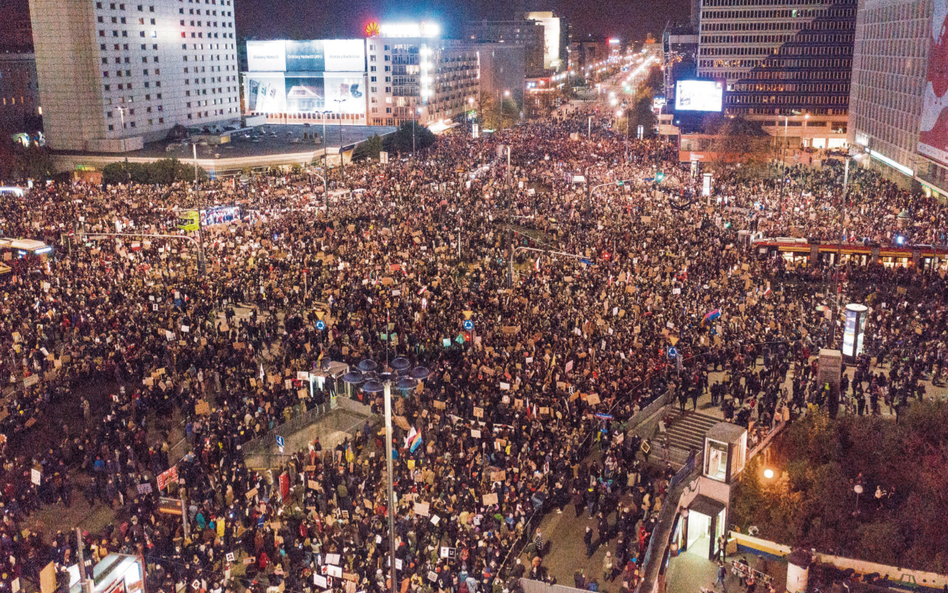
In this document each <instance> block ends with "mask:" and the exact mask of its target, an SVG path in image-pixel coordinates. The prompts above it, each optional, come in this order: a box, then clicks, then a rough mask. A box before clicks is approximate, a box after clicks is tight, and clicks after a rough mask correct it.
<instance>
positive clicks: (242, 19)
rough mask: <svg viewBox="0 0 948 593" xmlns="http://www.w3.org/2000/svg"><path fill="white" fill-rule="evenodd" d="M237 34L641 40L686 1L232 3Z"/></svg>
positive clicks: (0, 11) (14, 4)
mask: <svg viewBox="0 0 948 593" xmlns="http://www.w3.org/2000/svg"><path fill="white" fill-rule="evenodd" d="M234 6H235V13H236V18H237V33H238V35H240V36H246V37H255V38H257V39H267V38H280V37H284V36H286V37H291V38H299V39H303V38H308V39H319V38H332V37H349V38H355V37H361V36H362V28H363V27H364V25H365V24H366V23H367V22H370V21H373V20H374V21H384V20H411V19H421V18H424V19H430V20H436V21H438V22H440V23H441V24H442V27H443V29H444V32H445V37H449V38H450V37H458V36H459V35H460V30H461V27H462V25H463V23H464V22H465V21H468V20H481V19H488V20H495V19H496V20H507V19H511V18H513V16H514V14H515V13H516V12H519V11H520V10H554V11H556V12H557V14H558V15H559V16H564V17H566V18H567V19H568V20H569V21H570V22H571V23H572V26H573V39H578V38H579V37H580V36H583V35H586V34H587V33H591V34H593V35H605V36H618V37H622V38H623V39H632V40H642V39H644V36H645V34H646V33H653V34H655V35H656V36H658V35H660V34H661V31H662V30H663V29H664V28H665V23H666V21H668V20H671V21H673V22H675V21H678V22H684V21H687V19H688V12H689V10H690V2H689V0H632V1H630V0H595V1H591V0H430V1H429V2H425V3H419V2H411V1H409V0H317V1H315V2H314V1H313V0H278V1H276V2H274V1H273V0H234ZM28 13H29V5H28V0H0V18H3V19H4V20H6V19H7V18H11V17H16V16H20V15H24V16H25V15H27V14H28Z"/></svg>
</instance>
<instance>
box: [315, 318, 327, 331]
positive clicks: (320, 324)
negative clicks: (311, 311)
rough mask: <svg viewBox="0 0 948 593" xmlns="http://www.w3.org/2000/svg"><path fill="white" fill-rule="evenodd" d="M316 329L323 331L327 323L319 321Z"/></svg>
mask: <svg viewBox="0 0 948 593" xmlns="http://www.w3.org/2000/svg"><path fill="white" fill-rule="evenodd" d="M316 329H318V330H319V331H322V330H324V329H326V322H325V321H323V320H322V319H320V320H319V321H317V322H316Z"/></svg>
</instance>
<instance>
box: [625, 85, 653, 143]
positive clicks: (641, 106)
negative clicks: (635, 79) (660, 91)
mask: <svg viewBox="0 0 948 593" xmlns="http://www.w3.org/2000/svg"><path fill="white" fill-rule="evenodd" d="M652 98H653V95H652V91H651V90H650V89H647V88H641V89H639V90H638V92H636V93H635V98H634V99H633V101H632V107H630V108H629V109H628V110H627V111H626V114H627V118H628V121H627V123H628V124H629V125H630V126H631V127H630V128H629V130H628V132H627V134H628V135H629V136H631V137H635V135H636V134H637V133H638V126H642V132H643V134H644V137H645V138H652V137H654V136H655V124H656V123H657V121H658V120H657V119H656V117H655V111H653V110H652Z"/></svg>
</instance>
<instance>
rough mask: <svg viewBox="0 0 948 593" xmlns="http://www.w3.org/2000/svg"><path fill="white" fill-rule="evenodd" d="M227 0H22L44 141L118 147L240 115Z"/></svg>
mask: <svg viewBox="0 0 948 593" xmlns="http://www.w3.org/2000/svg"><path fill="white" fill-rule="evenodd" d="M233 11H234V7H233V0H130V1H127V2H119V1H112V0H30V14H31V18H32V26H33V38H34V48H35V54H36V70H37V78H38V82H39V95H40V103H41V104H42V105H43V123H44V128H45V132H46V138H47V143H48V145H49V146H51V147H52V148H54V149H56V150H74V151H87V152H126V151H130V150H136V149H138V148H141V146H142V145H143V144H144V143H146V142H151V141H154V140H160V139H162V138H164V137H165V136H166V135H167V134H168V132H169V131H170V130H171V128H172V127H174V126H175V125H177V124H181V125H183V126H185V127H208V126H212V125H214V124H218V123H223V122H229V121H231V120H236V119H239V117H240V115H241V114H240V102H239V99H238V94H239V86H240V83H239V79H238V76H239V73H238V71H237V50H236V45H235V44H236V40H235V35H234V12H233Z"/></svg>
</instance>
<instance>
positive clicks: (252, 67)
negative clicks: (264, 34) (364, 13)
mask: <svg viewBox="0 0 948 593" xmlns="http://www.w3.org/2000/svg"><path fill="white" fill-rule="evenodd" d="M247 68H248V70H249V71H250V72H360V71H364V70H365V42H364V41H363V40H361V39H331V40H327V41H316V40H314V41H285V40H279V41H248V42H247Z"/></svg>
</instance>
